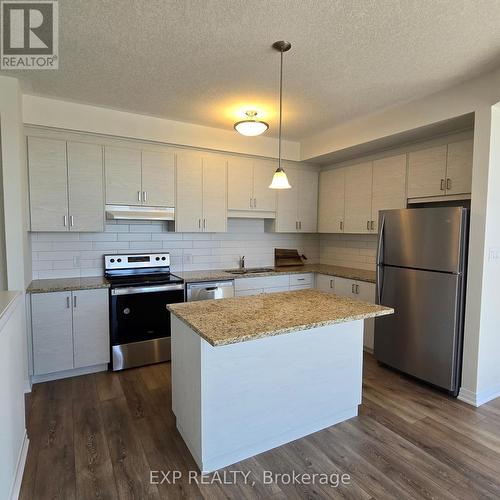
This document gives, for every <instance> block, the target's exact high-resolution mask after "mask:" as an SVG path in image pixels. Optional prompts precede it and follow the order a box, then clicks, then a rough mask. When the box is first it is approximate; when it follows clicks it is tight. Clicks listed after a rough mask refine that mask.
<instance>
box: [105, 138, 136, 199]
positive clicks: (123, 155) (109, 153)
mask: <svg viewBox="0 0 500 500" xmlns="http://www.w3.org/2000/svg"><path fill="white" fill-rule="evenodd" d="M104 167H105V171H106V203H108V204H110V205H141V204H142V184H141V151H140V150H138V149H128V148H116V147H111V146H105V148H104Z"/></svg>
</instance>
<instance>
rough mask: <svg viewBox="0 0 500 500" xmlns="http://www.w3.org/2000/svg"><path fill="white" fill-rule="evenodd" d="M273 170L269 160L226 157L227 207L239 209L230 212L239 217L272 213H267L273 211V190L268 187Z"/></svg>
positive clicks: (272, 164) (270, 215)
mask: <svg viewBox="0 0 500 500" xmlns="http://www.w3.org/2000/svg"><path fill="white" fill-rule="evenodd" d="M275 170H276V164H275V162H272V161H267V160H254V159H250V158H239V157H230V158H228V187H227V208H228V210H232V211H234V212H238V213H237V214H235V213H233V215H237V216H240V217H241V216H243V217H245V216H246V217H257V216H263V217H266V216H269V217H272V216H274V215H273V214H272V213H269V214H266V213H268V212H275V211H276V192H275V191H274V190H272V189H269V184H271V181H272V178H273V174H274V171H275ZM255 212H264V213H263V214H259V215H256V214H255ZM230 215H231V214H230Z"/></svg>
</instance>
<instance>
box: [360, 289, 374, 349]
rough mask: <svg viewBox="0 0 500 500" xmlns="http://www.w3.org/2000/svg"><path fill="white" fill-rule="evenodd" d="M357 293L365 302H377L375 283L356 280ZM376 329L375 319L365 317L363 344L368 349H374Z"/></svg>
mask: <svg viewBox="0 0 500 500" xmlns="http://www.w3.org/2000/svg"><path fill="white" fill-rule="evenodd" d="M356 286H357V288H356V290H357V294H356V296H355V298H357V299H359V300H363V301H365V302H371V303H372V304H374V303H375V285H374V284H373V283H367V282H365V281H356ZM374 331H375V319H374V318H370V319H365V325H364V335H363V345H364V347H366V348H367V349H369V350H371V351H373V338H374Z"/></svg>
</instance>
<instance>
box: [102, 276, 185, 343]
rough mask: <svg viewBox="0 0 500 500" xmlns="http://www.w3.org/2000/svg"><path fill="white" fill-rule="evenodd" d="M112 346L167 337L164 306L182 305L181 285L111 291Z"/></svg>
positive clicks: (167, 317)
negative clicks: (180, 303) (179, 303)
mask: <svg viewBox="0 0 500 500" xmlns="http://www.w3.org/2000/svg"><path fill="white" fill-rule="evenodd" d="M110 294H111V297H110V323H111V324H110V331H111V345H112V346H116V345H121V344H129V343H132V342H143V341H147V340H152V339H158V338H162V337H170V313H169V311H167V308H166V305H167V304H175V303H178V302H184V285H183V284H170V285H151V286H132V287H116V288H112V289H111V291H110Z"/></svg>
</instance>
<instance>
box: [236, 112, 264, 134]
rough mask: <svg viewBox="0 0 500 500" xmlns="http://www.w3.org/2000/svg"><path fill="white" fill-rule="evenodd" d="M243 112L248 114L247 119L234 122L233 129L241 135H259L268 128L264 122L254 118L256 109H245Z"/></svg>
mask: <svg viewBox="0 0 500 500" xmlns="http://www.w3.org/2000/svg"><path fill="white" fill-rule="evenodd" d="M245 114H246V115H247V116H248V120H243V121H241V122H237V123H235V124H234V128H235V130H236V131H237V132H239V133H240V134H241V135H248V136H255V135H260V134H263V133H264V132H265V131H266V130H267V129H268V128H269V125H268V124H267V123H266V122H263V121H260V120H256V119H255V117H256V116H257V111H247V112H246V113H245Z"/></svg>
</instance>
